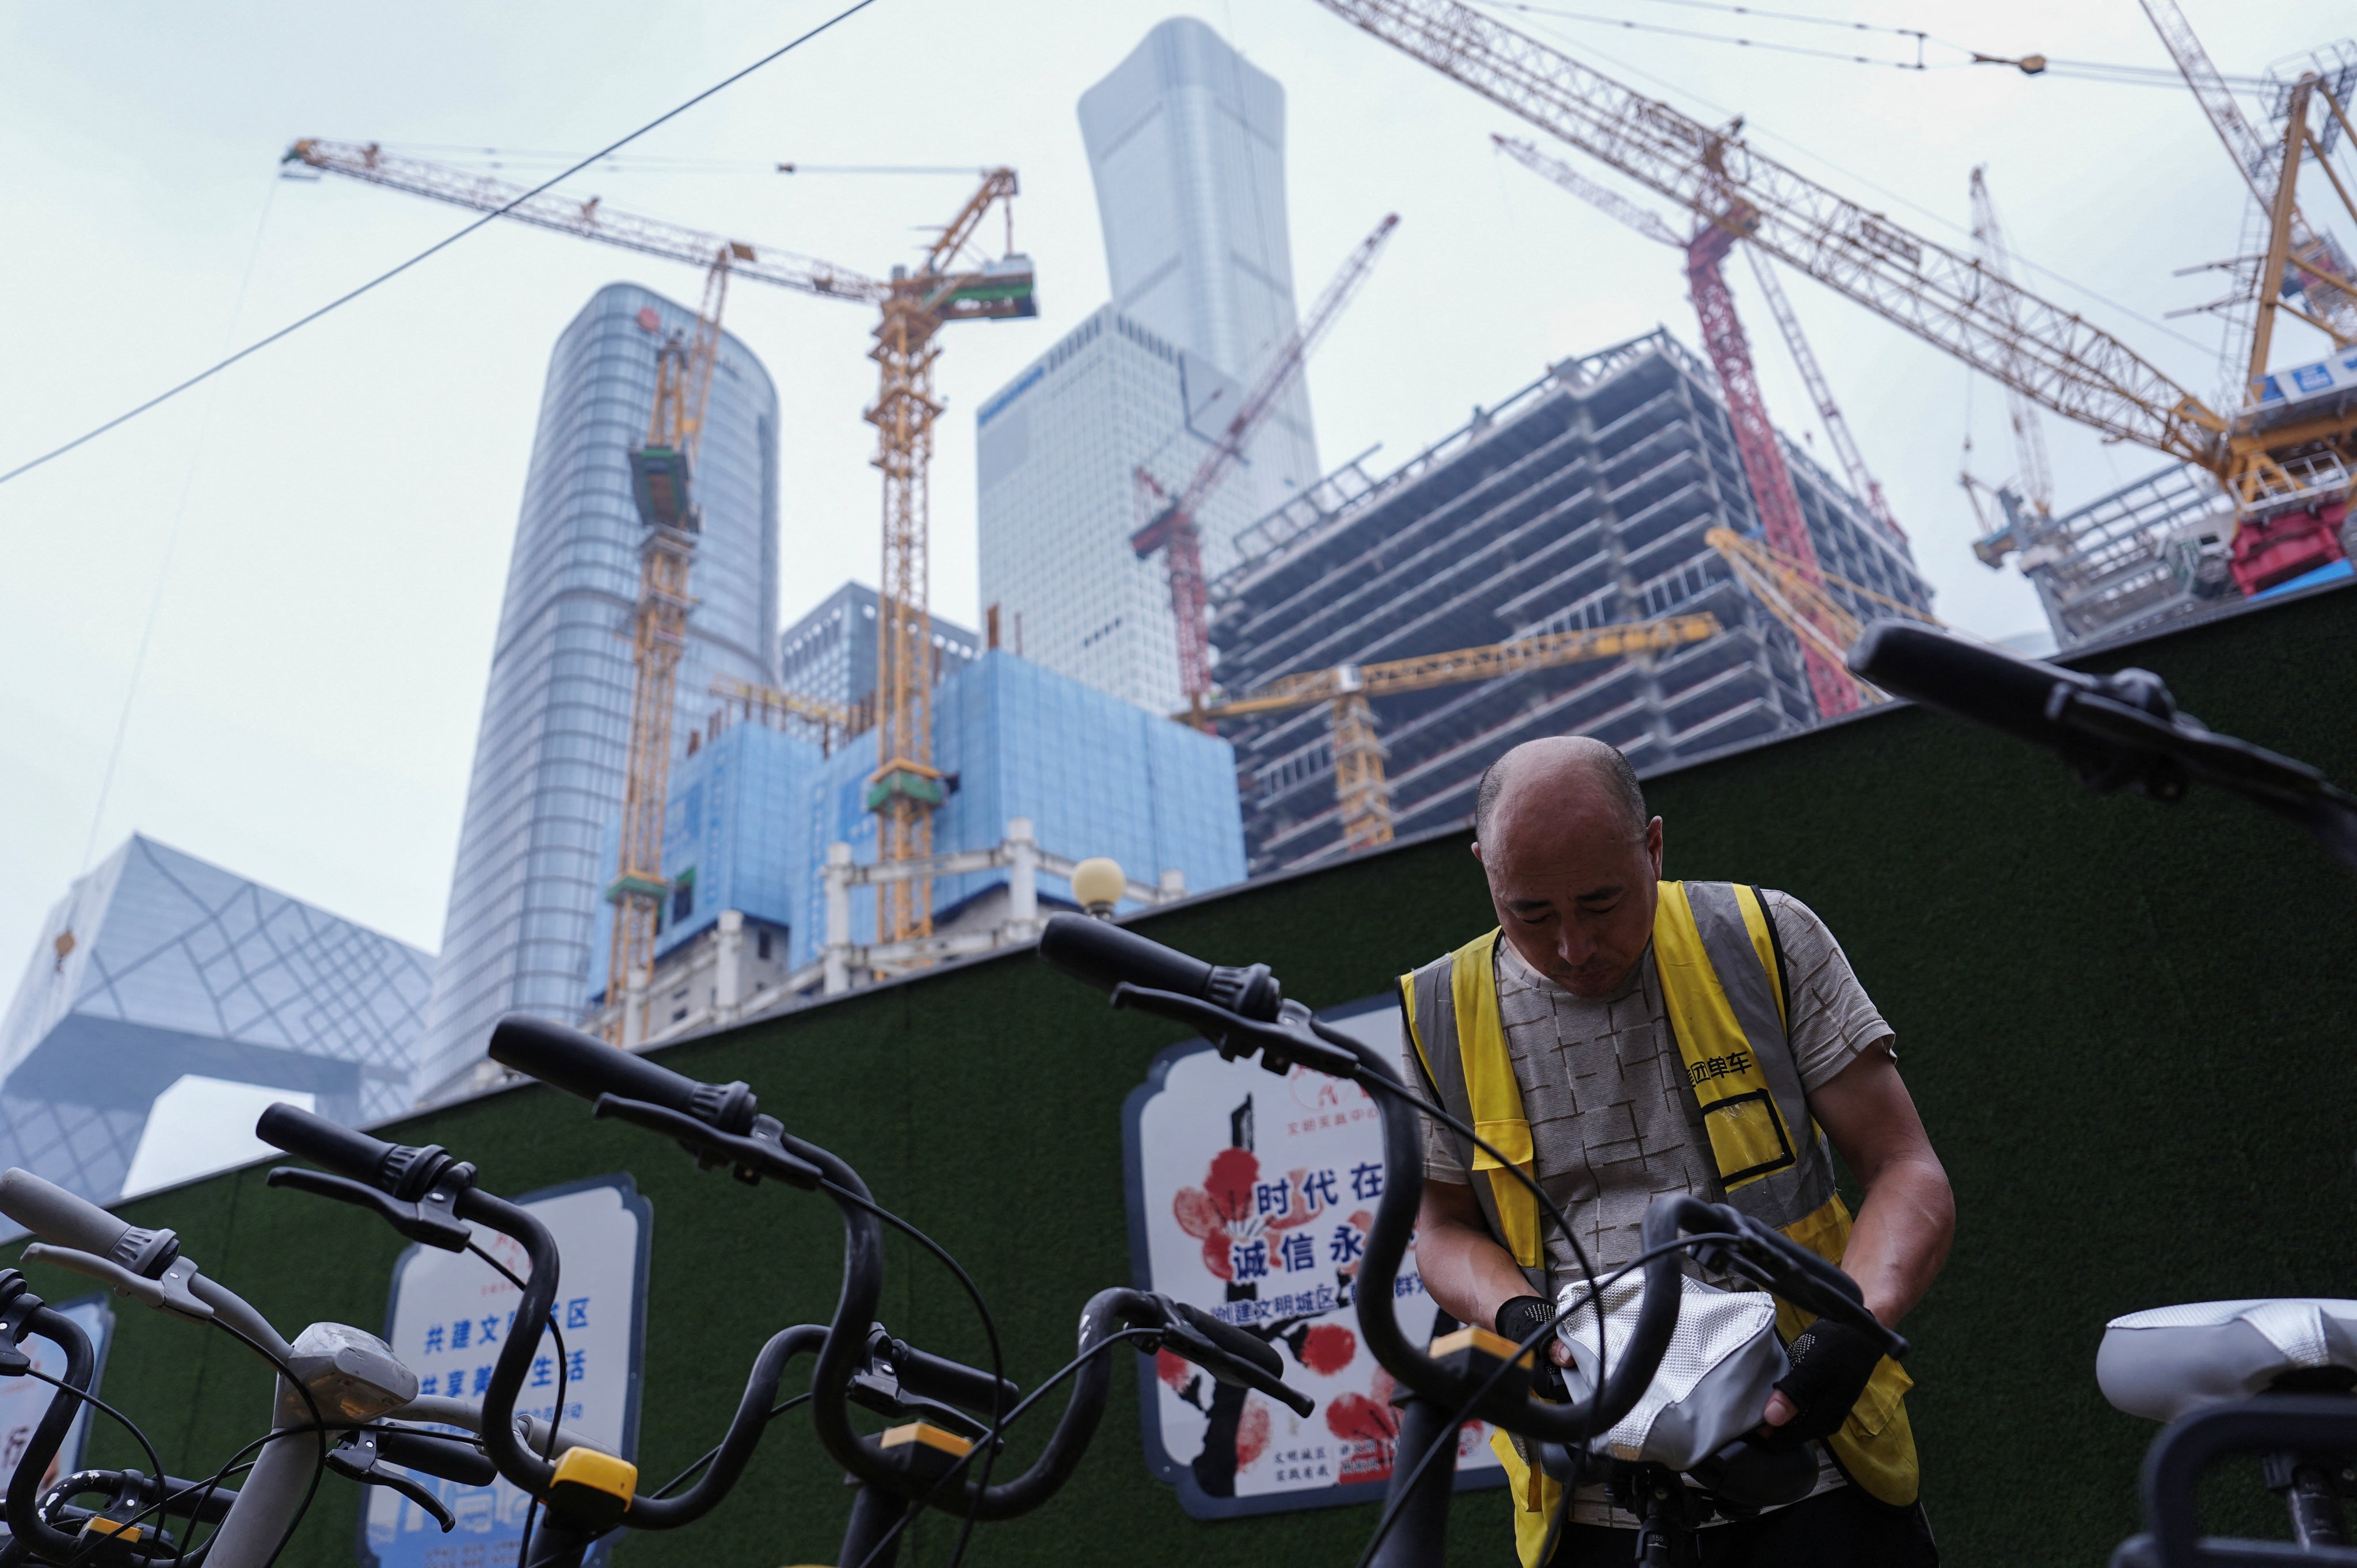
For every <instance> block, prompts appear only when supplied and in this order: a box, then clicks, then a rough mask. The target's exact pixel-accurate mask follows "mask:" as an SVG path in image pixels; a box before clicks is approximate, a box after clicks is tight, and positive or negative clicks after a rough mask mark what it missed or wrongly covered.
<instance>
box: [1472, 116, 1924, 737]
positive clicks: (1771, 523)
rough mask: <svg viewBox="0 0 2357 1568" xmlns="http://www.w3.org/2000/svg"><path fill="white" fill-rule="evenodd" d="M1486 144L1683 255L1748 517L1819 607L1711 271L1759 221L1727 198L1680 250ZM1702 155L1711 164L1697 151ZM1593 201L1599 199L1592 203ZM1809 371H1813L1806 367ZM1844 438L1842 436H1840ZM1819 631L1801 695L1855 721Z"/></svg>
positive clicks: (1574, 181)
mask: <svg viewBox="0 0 2357 1568" xmlns="http://www.w3.org/2000/svg"><path fill="white" fill-rule="evenodd" d="M1491 140H1492V141H1494V142H1495V143H1496V144H1497V145H1498V146H1499V148H1500V149H1501V151H1503V152H1504V153H1506V154H1507V155H1508V156H1511V157H1512V158H1513V160H1514V161H1515V162H1517V163H1519V164H1522V165H1523V166H1526V167H1528V168H1531V169H1534V170H1536V171H1537V172H1538V173H1540V174H1543V175H1544V176H1546V177H1548V178H1549V179H1551V180H1553V181H1555V183H1556V184H1557V185H1560V186H1562V187H1563V188H1566V190H1569V191H1571V192H1572V193H1573V194H1574V195H1576V196H1579V197H1582V198H1584V199H1587V200H1589V201H1594V202H1596V204H1597V205H1598V206H1599V207H1602V208H1603V209H1605V210H1606V211H1608V212H1610V213H1612V214H1613V216H1615V217H1617V218H1620V219H1621V220H1623V221H1625V222H1628V223H1630V224H1631V226H1632V227H1634V228H1635V229H1636V230H1637V231H1639V232H1641V233H1642V234H1646V235H1648V236H1650V237H1652V238H1653V239H1656V240H1663V241H1664V242H1667V243H1670V244H1675V245H1681V246H1682V247H1683V248H1684V251H1685V255H1686V287H1687V290H1688V292H1689V293H1691V294H1692V295H1693V296H1694V307H1695V315H1696V316H1697V317H1701V320H1702V340H1703V346H1704V348H1706V349H1708V350H1709V353H1710V362H1711V365H1712V367H1713V368H1714V369H1716V370H1717V371H1718V386H1719V391H1720V392H1721V393H1722V394H1723V395H1724V396H1725V397H1726V399H1727V423H1728V424H1732V425H1733V426H1734V427H1735V450H1736V453H1737V455H1738V456H1740V457H1741V458H1742V460H1743V478H1744V479H1745V480H1746V481H1747V482H1748V483H1749V485H1750V487H1751V505H1752V509H1753V510H1756V511H1757V512H1758V513H1759V514H1760V532H1761V534H1762V535H1763V536H1764V537H1765V538H1766V540H1767V542H1768V546H1769V548H1770V549H1771V550H1773V551H1775V552H1776V553H1778V554H1779V555H1780V556H1781V557H1782V558H1783V559H1784V560H1785V561H1787V562H1789V563H1790V564H1791V566H1790V569H1791V570H1792V572H1793V573H1794V574H1796V575H1798V576H1799V578H1800V580H1801V581H1802V582H1803V583H1804V584H1806V585H1807V586H1808V589H1809V590H1810V591H1809V592H1808V593H1806V594H1804V595H1803V596H1802V598H1801V600H1800V601H1799V602H1800V603H1802V604H1803V605H1806V606H1811V607H1813V606H1815V605H1817V604H1818V603H1820V602H1821V601H1822V600H1823V599H1824V586H1825V584H1824V575H1823V574H1821V573H1820V572H1819V570H1818V568H1817V552H1816V546H1815V545H1814V544H1813V542H1811V540H1810V538H1809V525H1808V521H1807V520H1806V519H1804V518H1803V517H1802V515H1801V496H1800V492H1799V491H1798V490H1796V489H1793V487H1792V469H1791V468H1789V467H1786V466H1785V463H1784V452H1783V448H1782V447H1781V446H1778V445H1777V444H1776V427H1775V425H1773V424H1770V422H1769V419H1768V403H1767V400H1766V399H1765V398H1764V397H1762V396H1761V395H1760V376H1759V372H1758V371H1757V370H1756V369H1755V368H1754V367H1753V365H1752V363H1751V342H1750V339H1749V338H1747V337H1746V336H1745V335H1744V331H1743V322H1742V319H1741V318H1740V317H1738V316H1737V315H1736V313H1735V295H1734V294H1733V293H1731V292H1730V291H1729V290H1728V288H1727V276H1726V274H1724V273H1722V272H1721V271H1720V270H1719V263H1721V262H1723V261H1725V260H1726V259H1727V252H1729V251H1731V250H1733V249H1734V248H1735V242H1737V241H1738V240H1739V239H1741V238H1742V237H1743V235H1744V234H1745V233H1746V232H1748V231H1749V230H1750V229H1751V228H1752V227H1753V226H1754V225H1755V224H1756V223H1757V222H1758V220H1759V215H1758V214H1757V213H1756V212H1754V211H1753V210H1752V209H1751V208H1750V206H1749V204H1748V203H1746V202H1744V201H1742V200H1741V199H1735V198H1730V199H1729V200H1728V203H1727V206H1726V208H1725V209H1724V213H1723V216H1721V217H1719V218H1717V219H1716V220H1713V221H1711V222H1708V223H1706V224H1704V225H1703V226H1702V230H1701V231H1700V232H1699V233H1697V234H1695V236H1694V237H1693V238H1692V239H1690V240H1683V241H1682V240H1680V239H1679V238H1678V237H1677V235H1676V234H1675V232H1674V231H1672V230H1670V228H1669V227H1668V225H1667V224H1665V223H1663V221H1662V220H1660V219H1659V218H1657V217H1655V216H1654V215H1653V214H1652V213H1650V212H1647V211H1645V210H1644V209H1641V208H1639V207H1636V206H1635V205H1634V204H1633V203H1630V202H1625V201H1622V200H1621V199H1620V198H1618V197H1615V196H1613V195H1611V193H1609V192H1605V191H1601V188H1599V187H1598V186H1596V185H1595V184H1594V183H1593V182H1592V181H1590V180H1588V179H1587V177H1585V176H1583V175H1582V174H1580V172H1579V171H1578V170H1577V169H1575V168H1573V167H1572V166H1570V165H1568V164H1566V163H1565V162H1563V161H1562V160H1561V159H1559V158H1552V157H1549V156H1547V155H1546V154H1544V153H1543V152H1541V151H1539V150H1538V148H1536V147H1534V146H1533V145H1531V144H1530V143H1528V142H1520V141H1516V140H1514V139H1513V138H1512V137H1511V136H1493V137H1492V138H1491ZM1704 156H1706V157H1709V156H1712V155H1711V154H1709V153H1707V152H1706V154H1705V155H1704ZM1599 195H1601V196H1603V197H1604V198H1605V199H1602V200H1598V196H1599ZM1632 214H1634V216H1632ZM1795 325H1796V326H1797V323H1796V324H1795ZM1810 367H1811V368H1812V369H1813V368H1814V360H1811V361H1810ZM1827 401H1830V394H1828V399H1827ZM1844 434H1845V435H1846V434H1847V430H1846V428H1845V430H1844ZM1877 494H1879V490H1878V491H1877ZM1804 613H1807V614H1809V615H1810V616H1811V618H1812V619H1814V618H1815V616H1816V614H1817V611H1816V610H1815V609H1814V608H1811V609H1809V610H1807V611H1806V612H1804ZM1820 629H1821V630H1823V631H1824V632H1825V633H1826V637H1825V638H1824V639H1819V638H1813V637H1803V638H1802V639H1800V643H1801V661H1802V667H1803V669H1805V670H1806V671H1808V676H1809V693H1810V695H1812V696H1813V697H1814V698H1815V699H1816V703H1817V712H1818V713H1819V714H1822V715H1823V716H1824V717H1826V718H1832V717H1833V716H1834V715H1835V714H1847V713H1854V712H1856V711H1857V707H1858V701H1859V698H1858V690H1857V679H1856V678H1855V677H1853V676H1852V675H1851V674H1850V672H1849V671H1847V670H1846V669H1844V668H1843V667H1842V663H1841V660H1838V659H1836V658H1835V657H1834V656H1833V655H1832V654H1831V653H1830V652H1828V651H1827V649H1828V648H1829V647H1831V646H1833V643H1832V637H1833V635H1834V631H1835V628H1833V627H1832V626H1831V625H1826V626H1824V627H1821V628H1820Z"/></svg>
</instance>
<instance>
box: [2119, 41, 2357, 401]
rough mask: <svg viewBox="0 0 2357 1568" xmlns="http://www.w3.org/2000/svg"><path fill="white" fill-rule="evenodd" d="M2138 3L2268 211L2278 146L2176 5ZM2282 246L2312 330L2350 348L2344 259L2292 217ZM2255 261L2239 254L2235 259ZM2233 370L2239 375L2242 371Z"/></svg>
mask: <svg viewBox="0 0 2357 1568" xmlns="http://www.w3.org/2000/svg"><path fill="white" fill-rule="evenodd" d="M2140 3H2141V4H2142V5H2143V6H2144V14H2145V16H2146V17H2147V19H2148V20H2149V21H2150V22H2151V23H2152V27H2153V31H2154V32H2156V33H2158V34H2159V35H2160V42H2161V47H2162V48H2166V49H2167V50H2168V51H2169V59H2171V60H2173V61H2174V62H2176V65H2177V70H2178V74H2179V75H2180V76H2182V77H2184V78H2185V85H2186V86H2187V87H2189V88H2190V89H2192V91H2193V101H2194V102H2196V103H2199V104H2200V105H2201V113H2202V114H2203V116H2204V117H2205V118H2207V119H2208V120H2209V122H2210V128H2211V129H2212V130H2213V131H2215V132H2217V133H2218V139H2219V140H2220V141H2221V142H2222V143H2224V144H2225V146H2226V156H2229V157H2231V158H2233V160H2234V168H2235V171H2236V172H2237V173H2239V174H2240V175H2241V176H2242V177H2243V183H2244V185H2246V186H2248V187H2249V188H2250V191H2251V199H2252V200H2253V201H2254V202H2255V203H2256V204H2257V205H2258V207H2259V209H2260V210H2261V211H2263V212H2265V211H2266V210H2267V209H2271V208H2272V207H2273V206H2274V204H2275V199H2276V190H2277V188H2279V187H2280V186H2281V185H2282V183H2283V159H2284V143H2283V142H2281V141H2278V140H2275V139H2272V138H2270V137H2267V136H2263V135H2261V134H2259V132H2258V129H2257V127H2255V126H2254V125H2253V124H2251V122H2250V121H2249V120H2248V119H2247V118H2246V117H2245V116H2244V113H2243V109H2242V105H2240V104H2239V103H2236V102H2234V94H2233V90H2232V89H2231V88H2229V87H2228V86H2227V85H2226V79H2225V78H2224V77H2223V76H2222V74H2220V72H2219V70H2218V67H2217V65H2216V64H2215V63H2214V62H2213V61H2212V59H2210V51H2209V50H2207V49H2205V48H2202V47H2201V39H2200V38H2197V37H2196V36H2195V35H2194V32H2193V24H2192V23H2190V22H2189V21H2187V20H2186V19H2185V13H2184V12H2183V11H2182V10H2180V9H2179V7H2178V5H2177V0H2140ZM2295 156H2297V155H2296V154H2295ZM2287 241H2288V243H2287V246H2286V251H2285V255H2284V257H2283V261H2284V262H2287V263H2289V264H2290V265H2291V266H2292V267H2293V268H2295V269H2297V271H2296V274H2295V275H2296V279H2297V285H2298V286H2297V288H2296V290H2295V292H2297V293H2300V294H2303V295H2306V296H2307V299H2308V304H2309V312H2310V313H2311V315H2312V316H2313V317H2314V318H2315V319H2313V320H2312V321H2311V325H2313V326H2315V327H2316V328H2319V330H2321V331H2323V332H2325V333H2327V334H2328V335H2330V337H2331V338H2332V339H2333V341H2334V342H2335V343H2336V344H2338V345H2340V346H2341V347H2343V348H2346V347H2348V346H2349V345H2350V344H2351V343H2352V342H2357V292H2352V287H2351V278H2352V273H2351V269H2350V264H2349V258H2348V257H2347V256H2345V255H2343V254H2342V253H2341V247H2340V246H2339V245H2337V244H2335V243H2333V242H2332V238H2331V236H2330V235H2329V234H2322V233H2319V232H2318V231H2315V230H2313V229H2311V228H2309V224H2308V220H2307V219H2305V218H2304V217H2301V216H2300V215H2299V214H2298V212H2297V211H2295V212H2294V213H2293V215H2292V219H2291V223H2290V226H2289V231H2288V234H2287ZM2257 259H2258V258H2256V257H2247V256H2246V257H2243V258H2241V261H2242V262H2244V263H2249V262H2254V261H2256V260H2257ZM2281 270H2282V263H2278V264H2277V275H2278V276H2280V275H2281ZM2257 292H2258V290H2257V289H2256V288H2253V289H2252V290H2251V291H2250V293H2249V294H2248V295H2244V296H2241V297H2239V298H2237V299H2236V300H2235V301H2234V302H2233V303H2234V305H2235V306H2238V307H2239V308H2238V310H2237V312H2236V314H2235V315H2234V316H2233V317H2231V319H2232V320H2233V328H2234V329H2233V330H2232V331H2230V333H2229V335H2228V344H2227V352H2228V353H2229V354H2230V355H2233V356H2234V357H2235V358H2237V359H2240V357H2241V355H2240V349H2241V348H2242V345H2243V342H2244V340H2246V339H2247V338H2248V335H2249V331H2250V306H2252V304H2253V303H2254V302H2255V295H2256V294H2257ZM2234 368H2235V369H2237V370H2239V369H2241V366H2240V365H2239V364H2238V365H2236V366H2235V367H2234ZM2244 392H2245V393H2246V394H2247V392H2249V387H2248V385H2247V384H2245V386H2244Z"/></svg>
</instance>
